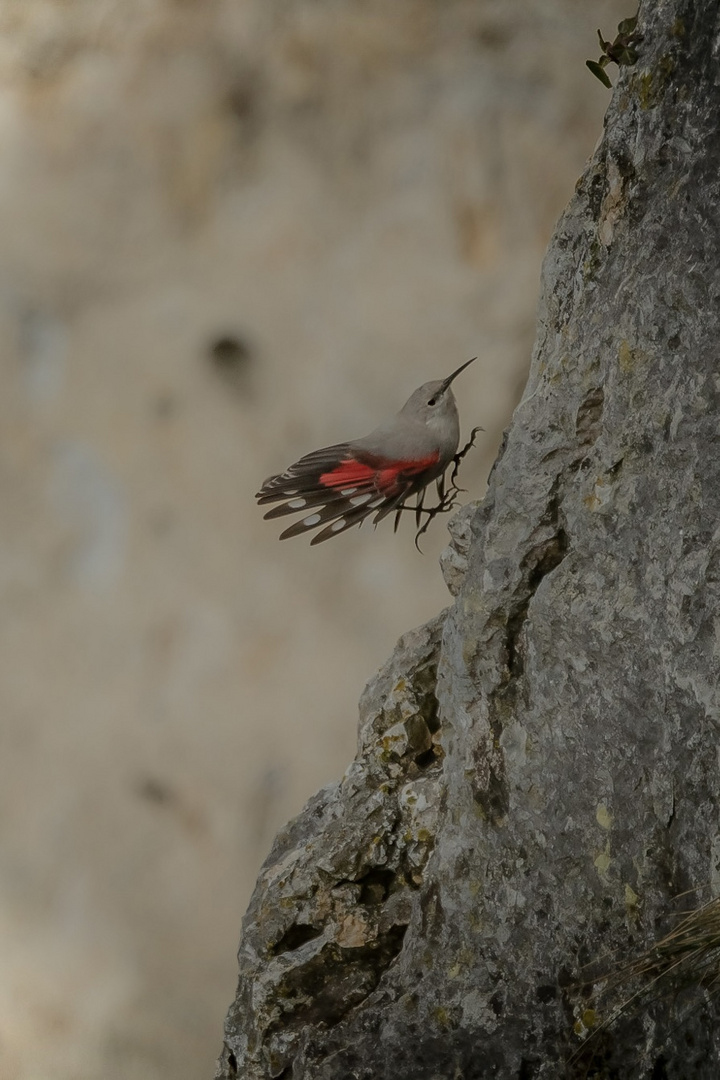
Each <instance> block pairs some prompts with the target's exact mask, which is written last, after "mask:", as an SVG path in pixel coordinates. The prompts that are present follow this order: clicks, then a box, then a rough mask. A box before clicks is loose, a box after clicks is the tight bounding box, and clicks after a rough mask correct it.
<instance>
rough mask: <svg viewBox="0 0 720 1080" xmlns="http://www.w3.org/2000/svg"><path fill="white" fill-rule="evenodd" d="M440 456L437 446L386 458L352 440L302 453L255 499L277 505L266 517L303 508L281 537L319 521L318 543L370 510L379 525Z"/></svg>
mask: <svg viewBox="0 0 720 1080" xmlns="http://www.w3.org/2000/svg"><path fill="white" fill-rule="evenodd" d="M438 457H439V454H438V452H437V451H435V452H434V453H433V454H430V455H428V456H427V457H425V458H423V459H421V460H418V461H389V460H388V459H387V458H383V457H380V456H379V455H377V454H371V453H369V452H367V451H366V450H359V449H358V448H357V447H353V445H352V444H351V443H338V444H337V445H336V446H327V447H324V448H323V449H322V450H315V451H314V452H313V453H312V454H306V456H305V457H302V458H300V460H299V461H296V462H295V464H294V465H291V466H290V468H289V469H287V470H286V471H285V472H284V473H280V474H278V475H277V476H271V477H269V478H268V479H267V480H266V481H265V483H264V484H263V486H262V488H261V489H260V491H259V492H258V493H257V495H256V498H257V500H258V503H259V504H260V505H261V506H264V505H266V504H267V503H278V504H279V505H278V506H274V507H273V508H272V509H271V510H268V512H267V513H266V514H265V517H266V518H276V517H283V516H284V515H285V514H294V513H300V512H301V511H302V512H304V516H303V517H302V518H301V519H300V520H299V521H296V522H295V524H294V525H291V526H290V527H289V528H287V529H285V531H284V532H283V533H281V535H280V539H281V540H285V539H287V538H288V537H290V536H299V535H301V534H302V533H305V532H308V531H309V530H311V529H316V528H317V527H318V526H320V525H323V526H325V527H324V528H323V529H322V530H321V531H320V532H319V533H317V534H316V535H315V536H314V537H313V539H312V541H311V543H312V544H319V543H321V542H322V541H323V540H329V539H330V537H331V536H337V535H338V534H339V533H341V532H345V530H346V529H351V528H352V527H353V525H360V524H361V522H363V521H364V520H365V518H367V517H369V516H370V515H371V514H374V515H375V516H374V519H373V520H374V523H375V524H377V523H378V521H381V520H382V518H384V517H385V516H386V514H389V513H390V512H391V511H392V510H395V509H397V508H398V507H399V506H401V505H402V503H403V500H404V499H406V498H407V497H408V496H409V495H412V494H413V493H414V492H416V491H419V490H420V489H421V488H422V487H424V486H425V484H426V483H427V480H426V479H424V476H425V474H427V473H428V471H429V470H432V468H433V466H436V465H437V461H438ZM308 510H309V511H310V513H306V511H308Z"/></svg>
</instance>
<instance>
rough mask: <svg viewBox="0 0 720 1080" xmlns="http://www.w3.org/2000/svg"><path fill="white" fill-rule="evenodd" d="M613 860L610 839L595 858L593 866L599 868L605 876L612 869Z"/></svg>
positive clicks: (599, 871) (598, 870) (601, 875)
mask: <svg viewBox="0 0 720 1080" xmlns="http://www.w3.org/2000/svg"><path fill="white" fill-rule="evenodd" d="M611 862H612V859H611V858H610V841H609V840H608V841H607V843H606V844H605V847H604V848H603V850H602V851H601V852H600V853H599V854H598V855H596V856H595V858H594V859H593V866H594V867H595V869H596V870H597V872H598V874H599V875H600V877H605V875H606V874H607V872H608V870H609V869H610V863H611Z"/></svg>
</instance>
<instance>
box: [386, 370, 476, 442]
mask: <svg viewBox="0 0 720 1080" xmlns="http://www.w3.org/2000/svg"><path fill="white" fill-rule="evenodd" d="M473 360H477V356H473V358H472V360H466V362H465V363H464V364H461V365H460V367H459V368H457V369H456V370H455V371H453V373H452V375H448V377H447V378H446V379H436V380H434V381H433V382H427V383H423V385H422V386H419V387H418V388H417V390H416V391H415V393H413V394H411V395H410V397H409V398H408V399H407V401H406V402H405V404H404V405H403V407H402V409H401V410H400V412H401V414H402V415H404V416H410V417H412V418H413V419H415V420H420V421H421V422H422V423H423V424H427V426H428V427H431V428H435V427H437V428H439V427H442V425H443V424H444V423H445V422H446V421H447V420H449V419H452V418H454V417H455V418H456V417H457V405H456V403H455V395H454V394H453V392H452V387H451V383H452V381H453V379H455V378H456V377H457V376H458V375H459V374H460V372H461V371H464V370H465V368H466V367H468V366H469V365H470V364H472V362H473Z"/></svg>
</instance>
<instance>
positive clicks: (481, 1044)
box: [218, 0, 720, 1080]
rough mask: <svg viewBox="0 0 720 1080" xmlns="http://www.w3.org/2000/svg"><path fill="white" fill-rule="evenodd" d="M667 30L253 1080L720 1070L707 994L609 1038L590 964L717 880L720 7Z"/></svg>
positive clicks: (346, 783) (563, 239) (266, 1010)
mask: <svg viewBox="0 0 720 1080" xmlns="http://www.w3.org/2000/svg"><path fill="white" fill-rule="evenodd" d="M640 29H641V31H642V33H643V34H644V41H643V44H642V49H641V56H640V59H639V61H638V63H637V65H636V66H635V67H634V68H632V69H628V70H626V71H625V72H624V73H623V74H622V76H621V78H620V79H619V85H618V87H617V89H616V91H615V94H614V97H613V102H612V106H611V108H610V111H609V114H608V118H607V127H606V134H605V138H604V139H603V141H602V143H601V144H600V146H599V147H598V150H597V152H596V154H595V157H594V159H593V160H592V162H591V163H590V165H589V167H588V169H587V171H586V173H585V176H584V177H583V179H582V181H581V183H580V184H579V186H578V190H577V192H576V195H575V197H574V199H573V201H572V203H571V205H570V207H569V208H568V210H567V212H566V214H565V215H564V217H563V219H562V220H561V222H560V223H559V225H558V228H557V231H556V234H555V237H554V240H553V242H552V244H551V247H550V250H549V253H548V256H547V259H546V263H545V269H544V277H543V296H542V301H541V306H540V315H539V331H538V339H537V346H536V351H535V356H534V362H533V367H532V372H531V377H530V381H529V383H528V387H527V390H526V393H525V395H524V398H523V400H522V402H521V404H520V406H519V407H518V409H517V411H516V414H515V417H514V421H513V424H512V427H511V429H510V431H509V434H508V438H507V441H506V445H505V447H504V452H503V453H502V455H501V457H500V460H499V461H498V463H497V465H496V467H495V470H494V473H493V475H492V478H491V483H490V489H489V492H488V496H487V498H486V500H485V502H484V504H483V505H482V506H481V507H479V508H477V509H476V510H475V511H474V512H473V511H468V510H466V511H464V512H463V515H462V517H461V519H460V521H459V522H457V523H456V525H455V530H456V541H455V545H456V550H455V551H454V552H451V553H449V554H448V556H447V557H446V559H445V566H446V571H447V573H448V578H449V583H450V584H451V587H452V591H453V592H457V599H456V602H455V604H454V606H453V607H452V608H451V609H450V610H449V612H448V613H446V614H445V615H443V616H440V617H439V618H438V619H437V620H436V621H435V622H434V623H432V624H430V625H429V626H427V627H425V628H424V629H422V630H420V631H416V632H414V633H413V634H410V635H408V636H407V637H406V638H405V639H403V640H402V641H401V642H400V644H399V646H398V650H397V652H396V654H395V656H394V657H393V659H392V661H391V662H390V663H389V665H388V666H387V667H386V668H385V669H384V670H383V671H382V672H381V674H380V676H379V677H378V678H377V679H376V680H375V681H374V682H373V683H372V684H371V685H370V686H369V688H368V690H367V692H366V695H365V697H364V699H363V703H362V708H361V728H360V745H359V751H358V757H357V759H356V761H355V763H354V764H353V765H352V766H351V768H350V769H349V770H348V772H347V774H346V776H345V777H344V779H343V780H342V782H341V783H340V784H339V785H338V786H336V787H331V788H328V789H326V790H324V791H323V792H321V793H320V794H319V795H318V796H317V797H316V799H315V800H314V801H312V802H311V803H310V804H309V806H308V807H307V809H306V810H305V812H304V813H303V814H302V815H301V816H300V817H299V818H297V819H296V820H295V821H294V822H292V823H291V825H290V826H289V827H288V828H287V829H286V830H285V831H284V832H283V833H282V834H281V835H280V837H279V838H278V840H277V842H276V844H275V847H274V848H273V851H272V853H271V855H270V857H269V858H268V860H267V862H266V864H265V866H264V868H263V871H262V874H261V877H260V880H259V883H258V886H257V889H256V892H255V895H254V897H253V900H252V904H251V907H250V909H249V912H248V915H247V917H246V920H245V923H244V932H243V940H242V945H241V950H240V964H241V976H240V986H239V993H238V997H237V1000H236V1003H235V1005H234V1007H233V1008H232V1009H231V1012H230V1015H229V1017H228V1024H227V1032H226V1040H227V1041H226V1045H225V1050H224V1053H223V1056H222V1058H221V1062H220V1066H219V1071H218V1076H220V1077H222V1078H224V1080H229V1078H231V1077H235V1076H239V1077H242V1078H243V1080H260V1078H266V1077H267V1078H269V1077H274V1078H279V1077H282V1078H286V1080H289V1078H290V1077H292V1078H293V1080H301V1078H302V1080H306V1078H313V1080H340V1078H342V1080H345V1078H350V1077H354V1078H357V1080H360V1078H363V1080H371V1078H373V1080H379V1078H387V1080H390V1078H392V1080H410V1078H411V1077H412V1078H414V1080H417V1078H427V1080H430V1078H446V1077H463V1078H467V1077H478V1078H479V1077H491V1076H492V1077H502V1078H511V1077H512V1078H515V1077H517V1078H519V1080H529V1078H534V1077H538V1078H540V1077H542V1078H556V1077H562V1076H568V1077H585V1076H595V1077H608V1078H609V1077H617V1078H623V1080H631V1078H638V1080H639V1078H648V1080H649V1078H654V1080H659V1078H675V1080H684V1078H687V1077H699V1078H707V1080H711V1078H716V1077H717V1076H718V1075H719V1074H720V1049H719V1045H718V1040H719V1039H720V1028H719V1027H718V1019H719V1017H718V1003H717V996H715V997H713V998H710V999H709V1000H707V1001H706V1000H705V999H704V997H703V995H702V994H701V992H700V991H697V992H695V991H692V990H691V991H689V992H688V993H687V994H685V995H683V996H681V997H679V998H677V999H673V1000H671V1001H668V1000H667V999H663V1000H661V1001H657V1002H655V1003H653V1004H652V1006H650V1007H647V1008H645V1009H643V1010H642V1012H641V1013H640V1014H637V1013H636V1014H634V1015H633V1014H630V1015H629V1016H628V1017H627V1018H625V1019H622V1020H620V1021H618V1022H616V1023H614V1024H611V1025H609V1026H608V1027H606V1028H602V1027H601V1028H600V1030H599V1032H598V1033H597V1034H596V1035H594V1036H593V1037H591V1038H589V1039H587V1041H585V1042H583V1035H584V1033H585V1025H586V1024H587V1025H592V1024H593V1023H594V1022H596V1021H597V1020H602V1019H604V1018H605V1017H607V1016H608V1015H609V1014H610V1011H611V1009H612V1008H613V1006H614V1005H615V1004H616V1003H617V1001H616V1000H613V996H612V994H610V995H609V996H606V997H604V998H603V997H598V996H597V987H594V986H593V985H587V978H588V976H587V973H586V974H585V975H583V967H584V965H587V964H588V963H589V962H591V961H593V960H597V959H598V958H599V957H600V956H602V955H603V954H605V955H607V954H608V952H610V954H611V955H616V956H617V955H618V954H619V955H622V956H626V955H628V953H631V952H633V951H634V950H637V949H639V948H640V947H641V946H642V945H643V944H646V943H647V942H648V941H649V940H651V939H652V938H653V936H654V934H655V931H656V928H657V926H658V925H659V923H658V920H659V918H660V917H661V916H662V915H663V914H664V913H666V912H668V911H669V910H670V909H671V907H672V898H673V897H675V896H677V894H679V893H682V892H683V891H684V890H688V889H693V890H701V891H700V892H698V893H696V894H694V895H697V896H699V897H703V898H704V897H705V896H707V891H702V890H706V889H707V886H708V883H709V882H712V881H715V882H717V869H718V868H717V858H718V849H719V838H720V830H719V825H718V821H719V819H718V798H719V797H720V775H719V773H718V765H717V762H718V757H717V743H718V724H719V723H720V691H718V685H719V676H720V659H719V657H720V623H719V621H718V617H717V612H718V610H719V608H720V456H719V455H718V414H719V411H720V377H719V376H718V360H717V357H718V341H719V340H720V325H719V323H720V304H719V301H720V250H719V241H720V219H719V210H718V207H719V202H720V180H719V177H720V143H718V140H717V117H718V115H720V80H719V79H718V64H719V62H720V56H719V55H718V45H717V42H718V34H719V33H720V21H719V19H718V5H717V3H716V2H715V0H713V2H710V0H696V2H695V3H690V2H687V0H661V2H659V3H658V2H657V0H653V2H652V3H646V4H644V5H643V6H642V8H641V19H640ZM436 670H437V676H436V675H435V672H436ZM685 904H687V901H685ZM574 1054H575V1056H573V1055H574Z"/></svg>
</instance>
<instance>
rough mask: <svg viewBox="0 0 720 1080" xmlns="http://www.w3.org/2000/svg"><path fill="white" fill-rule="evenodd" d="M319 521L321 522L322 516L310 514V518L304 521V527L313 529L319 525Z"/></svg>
mask: <svg viewBox="0 0 720 1080" xmlns="http://www.w3.org/2000/svg"><path fill="white" fill-rule="evenodd" d="M319 521H320V515H319V514H310V516H309V517H306V518H303V519H302V523H303V525H306V526H307V527H308V529H311V528H312V527H313V525H317V523H318V522H319Z"/></svg>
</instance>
